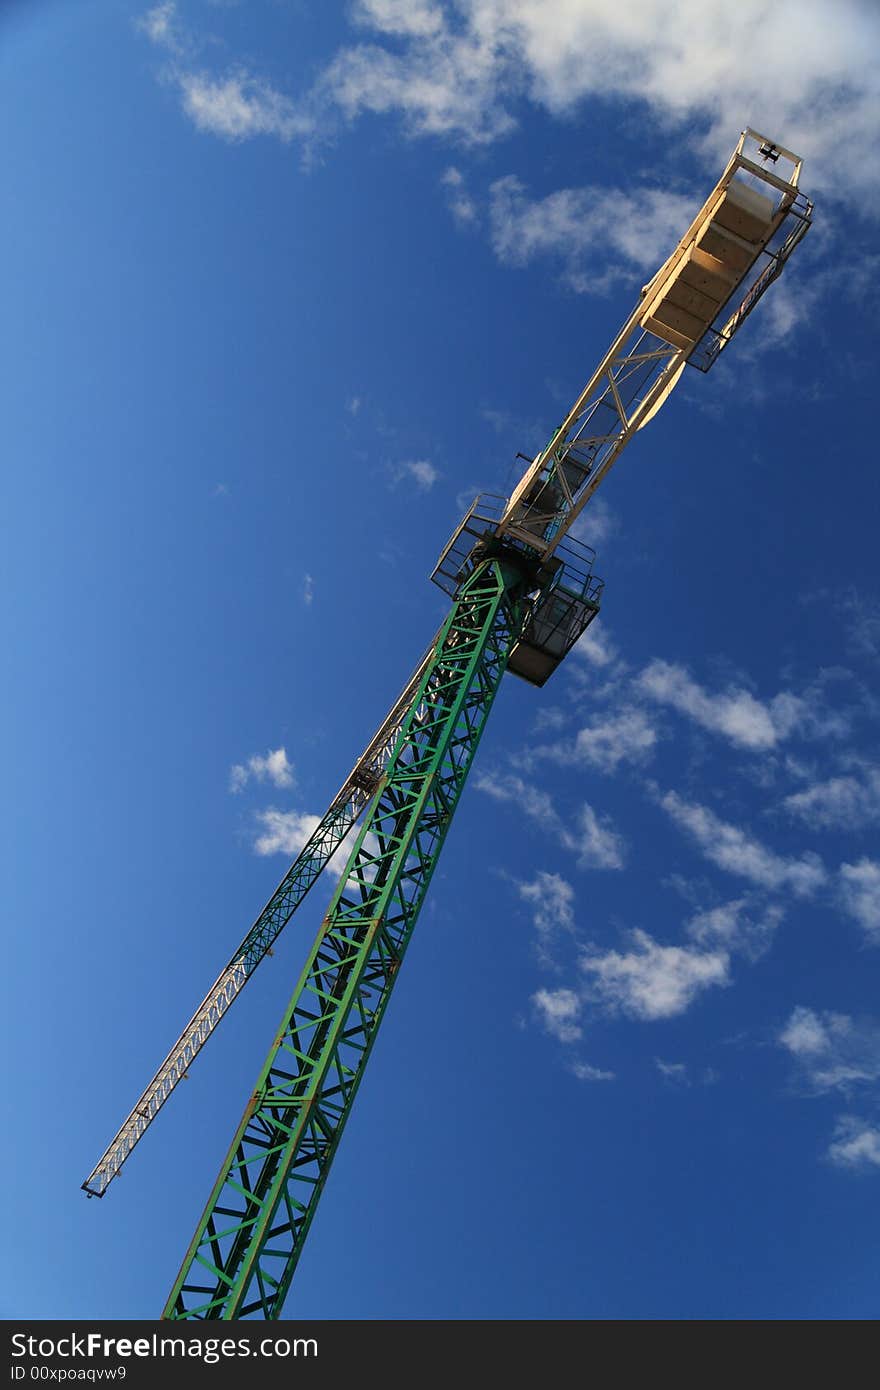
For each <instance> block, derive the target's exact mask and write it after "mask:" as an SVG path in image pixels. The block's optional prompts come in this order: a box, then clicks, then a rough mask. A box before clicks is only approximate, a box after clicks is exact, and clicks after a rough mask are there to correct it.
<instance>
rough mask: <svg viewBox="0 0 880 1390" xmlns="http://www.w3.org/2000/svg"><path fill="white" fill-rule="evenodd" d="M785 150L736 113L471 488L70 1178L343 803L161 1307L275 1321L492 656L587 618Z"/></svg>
mask: <svg viewBox="0 0 880 1390" xmlns="http://www.w3.org/2000/svg"><path fill="white" fill-rule="evenodd" d="M800 173H801V160H800V159H799V158H798V157H797V156H796V155H794V154H792V152H791V151H790V150H787V149H785V148H783V147H782V146H781V145H777V144H775V143H774V142H773V141H771V140H769V139H767V138H765V137H764V136H762V135H760V134H758V133H757V132H756V131H753V130H750V129H747V130H745V131H743V133H742V135H741V136H740V139H739V142H738V144H737V146H736V149H735V150H734V152H733V154H732V156H731V158H730V160H729V161H728V164H727V166H726V168H725V170H724V172H723V174H722V175H721V178H720V179H719V181H718V183H717V184H716V186H715V188H714V189H713V190H712V192H711V194H710V195H709V197H708V198H707V200H706V202H705V203H704V204H703V206H702V208H701V209H700V211H699V213H698V214H697V216H696V217H695V218H694V220H693V222H692V223H691V225H690V227H689V228H688V229H687V231H686V232H685V234H684V236H683V237H682V238H681V240H680V242H679V243H678V245H677V246H676V248H675V250H674V251H673V253H672V255H671V256H670V257H669V259H668V260H667V261H666V262H665V263H664V264H663V265H662V266H661V268H660V269H659V270H658V271H657V273H656V275H654V277H653V278H652V279H651V280H650V281H649V282H648V284H647V285H645V287H644V288H643V290H642V292H641V295H640V297H639V301H638V303H637V305H636V307H635V308H634V309H633V311H632V313H631V314H630V316H629V318H628V319H627V320H626V322H625V324H624V325H623V327H622V328H621V330H620V332H619V333H618V335H617V337H616V338H615V339H614V342H613V343H612V344H611V347H610V348H609V349H608V352H607V353H606V354H605V356H604V357H603V358H602V361H601V362H600V363H599V365H598V366H597V368H596V370H595V371H594V372H593V374H592V376H591V377H590V379H589V381H588V382H587V384H586V386H585V387H584V389H583V391H582V392H581V394H580V395H579V397H578V399H577V400H576V401H575V403H574V405H573V406H572V408H571V410H570V411H569V413H568V415H567V416H566V417H565V419H564V421H563V422H562V424H561V425H560V426H559V427H558V428H557V429H556V431H555V432H554V434H553V436H552V437H551V439H550V441H549V442H548V444H547V445H546V447H545V448H544V449H542V450H541V451H540V452H539V453H538V454H537V456H536V457H535V458H534V459H533V460H532V461H531V462H530V463H529V465H528V467H527V468H526V470H525V472H524V473H523V476H522V478H521V479H520V481H519V482H518V483H517V485H516V487H515V488H514V490H513V493H512V495H511V496H510V497H509V498H506V497H499V496H493V495H489V494H483V495H481V496H479V497H477V498H476V499H475V501H474V503H473V505H472V506H471V507H470V509H469V510H468V512H467V514H466V515H465V517H464V518H463V520H462V521H461V523H460V524H459V526H458V527H457V528H456V530H455V532H454V533H453V535H452V537H451V539H450V540H449V542H448V544H447V545H446V546H445V547H444V549H443V551H442V552H441V555H440V558H439V560H438V561H437V564H436V566H435V568H434V572H433V574H432V576H431V577H432V579H433V580H434V582H435V583H436V584H438V585H439V586H440V588H441V589H443V590H444V591H445V592H446V593H447V594H448V595H449V596H450V597H451V598H452V606H451V609H450V611H449V614H448V616H447V617H446V619H445V621H444V622H443V624H442V625H441V627H440V629H439V631H438V632H437V634H436V636H435V637H434V640H433V641H432V643H431V645H430V646H429V647H428V649H427V651H426V653H425V654H424V656H423V657H422V659H421V661H420V662H419V664H418V666H417V667H416V669H415V671H414V673H413V675H412V677H411V678H410V680H409V681H408V683H407V685H406V687H405V689H404V690H403V691H402V693H401V695H400V696H399V698H398V699H397V700H396V701H395V703H394V705H393V706H392V708H391V710H390V712H389V714H388V715H387V717H386V718H385V720H384V721H383V723H382V725H381V726H380V728H379V730H378V731H377V733H376V734H375V735H374V737H373V738H372V739H371V741H370V743H369V744H368V745H367V747H366V749H365V750H364V752H363V754H362V755H361V757H360V758H359V759H358V760H357V762H356V763H355V765H354V767H353V769H352V771H351V772H350V774H349V776H348V777H347V779H346V780H345V782H343V784H342V787H341V788H340V790H339V792H338V793H337V794H336V796H335V797H334V798H333V800H332V801H331V803H330V806H329V807H328V809H327V811H326V812H325V814H324V816H323V817H322V818H321V820H320V822H319V823H318V825H317V826H316V828H315V830H314V831H313V833H312V834H311V835H310V837H309V839H308V840H307V841H306V843H305V845H304V846H303V848H302V850H301V851H300V853H299V854H298V856H297V858H296V859H295V861H294V863H293V864H292V865H291V867H290V869H289V870H288V872H287V873H286V874H285V876H284V878H283V879H282V881H281V883H280V884H279V886H278V888H276V890H275V892H274V893H273V894H272V896H271V897H270V899H269V901H268V903H267V904H266V906H265V907H264V908H263V910H262V912H261V913H260V914H259V916H258V917H257V919H256V921H255V923H254V925H253V926H252V927H251V928H250V930H249V931H248V933H247V934H246V936H245V937H244V940H243V941H242V942H241V944H240V946H239V947H238V949H237V950H236V951H235V953H234V954H233V956H232V958H231V959H230V960H229V962H228V963H227V964H226V966H225V967H224V968H223V970H222V971H221V972H220V974H219V976H218V977H217V979H216V980H215V982H214V984H213V985H212V986H211V989H210V990H209V991H208V993H207V994H206V996H205V998H204V1000H203V1001H202V1003H201V1004H200V1005H199V1007H198V1008H197V1009H196V1011H195V1013H194V1014H193V1016H192V1018H191V1019H190V1021H189V1022H188V1024H187V1025H186V1028H185V1029H184V1030H183V1032H182V1034H181V1036H180V1038H179V1039H178V1040H177V1042H176V1043H175V1044H174V1046H173V1047H172V1048H171V1050H170V1052H169V1053H168V1055H167V1056H166V1058H165V1060H164V1061H163V1063H162V1065H161V1066H160V1067H159V1069H158V1071H157V1072H156V1074H155V1076H154V1077H153V1078H152V1080H151V1081H150V1083H149V1085H148V1086H147V1087H146V1088H145V1090H144V1091H143V1092H142V1094H141V1095H140V1097H139V1098H138V1100H137V1101H136V1102H135V1105H134V1106H133V1108H132V1110H131V1111H130V1113H129V1114H128V1116H127V1117H126V1119H125V1120H124V1121H123V1124H122V1125H121V1127H120V1129H119V1130H118V1132H117V1134H116V1135H115V1136H114V1138H113V1140H112V1142H111V1143H110V1144H109V1145H108V1147H107V1149H106V1150H105V1151H104V1153H103V1155H102V1156H101V1158H100V1159H99V1161H98V1163H97V1164H96V1165H95V1167H94V1168H93V1170H92V1172H91V1173H90V1174H89V1176H88V1177H87V1178H86V1180H85V1182H84V1183H83V1184H82V1186H83V1188H84V1190H85V1191H86V1192H87V1193H88V1194H89V1195H90V1196H97V1197H101V1196H103V1195H104V1194H105V1193H106V1191H107V1189H108V1187H109V1184H110V1183H111V1182H112V1180H113V1179H114V1178H115V1177H116V1176H117V1175H118V1174H119V1172H120V1171H121V1169H122V1166H123V1164H124V1163H125V1162H126V1161H127V1159H128V1158H129V1156H130V1155H131V1153H132V1151H133V1149H134V1147H135V1145H136V1144H137V1143H138V1142H139V1141H140V1139H141V1138H142V1137H143V1135H144V1133H145V1132H146V1130H147V1129H148V1128H149V1126H150V1124H151V1123H152V1121H153V1120H154V1119H155V1117H156V1115H157V1114H158V1112H159V1110H160V1109H161V1108H162V1106H163V1105H164V1104H165V1102H166V1101H167V1100H168V1098H169V1096H170V1095H171V1093H172V1091H173V1090H174V1089H175V1087H176V1086H177V1084H178V1082H179V1081H180V1080H181V1079H182V1078H183V1077H184V1076H185V1075H186V1074H187V1071H188V1068H189V1067H190V1065H191V1064H192V1062H193V1060H194V1059H195V1057H196V1056H197V1054H198V1053H199V1051H200V1050H201V1048H202V1047H203V1046H204V1044H205V1042H206V1041H207V1039H208V1038H209V1037H210V1036H211V1034H212V1032H213V1031H214V1029H215V1028H216V1026H217V1024H218V1023H219V1021H220V1019H221V1018H222V1017H223V1016H224V1015H225V1013H226V1012H227V1010H228V1009H229V1007H230V1006H231V1004H232V1003H233V1002H234V1001H235V999H236V998H237V997H238V995H239V993H240V992H241V990H242V989H243V987H244V985H245V984H246V983H247V981H248V979H250V977H251V975H252V974H253V972H254V970H255V969H256V967H257V965H258V964H259V963H260V961H261V960H262V959H263V957H264V956H265V955H266V954H267V953H268V952H269V951H270V949H271V946H272V943H273V942H274V941H275V940H276V938H277V937H278V935H279V933H280V932H281V931H282V929H283V928H284V926H285V925H286V923H287V922H288V921H289V920H290V918H291V916H292V915H293V913H294V911H295V910H296V908H297V907H298V906H299V904H300V903H301V902H302V900H303V898H304V897H305V895H306V894H307V892H308V890H309V889H310V888H311V886H312V885H313V884H314V882H315V881H316V879H317V878H318V876H319V874H320V873H321V870H322V869H323V868H324V867H325V865H326V864H327V862H328V861H329V859H330V858H331V857H332V855H333V854H334V853H335V852H336V850H337V849H338V848H339V846H340V845H341V844H342V842H343V840H344V839H345V837H346V836H347V835H348V834H349V832H353V830H354V827H355V826H356V824H357V823H358V821H359V820H361V818H362V823H361V826H360V829H359V830H358V831H357V835H356V838H355V841H354V847H353V849H352V850H351V853H350V855H349V858H348V861H347V863H346V865H345V868H344V869H343V871H342V873H341V875H340V878H339V881H338V884H337V886H336V889H335V891H334V892H333V895H332V897H331V900H330V905H329V907H328V909H327V911H326V914H325V916H324V919H323V921H322V923H321V926H320V928H319V931H318V935H317V937H316V940H315V942H314V944H313V946H312V948H311V951H310V953H309V955H308V957H307V959H306V962H305V965H304V966H303V970H302V973H301V975H300V978H299V981H298V983H297V985H296V988H295V990H294V993H293V996H292V998H291V1000H290V1002H289V1004H288V1006H287V1008H286V1010H285V1012H284V1015H283V1017H282V1019H281V1022H280V1025H279V1028H278V1030H277V1032H276V1034H275V1037H274V1040H273V1042H272V1045H271V1047H270V1050H269V1053H268V1056H267V1058H266V1061H265V1063H264V1065H263V1068H262V1070H261V1072H260V1075H259V1077H258V1079H257V1083H256V1086H255V1088H254V1091H253V1093H252V1095H251V1098H250V1100H249V1101H248V1103H247V1106H246V1108H245V1112H244V1115H243V1117H242V1119H241V1122H240V1124H239V1126H238V1129H237V1130H236V1132H235V1135H234V1137H233V1139H232V1143H231V1145H230V1148H229V1152H228V1154H227V1156H226V1158H225V1159H224V1161H223V1164H222V1166H221V1169H220V1172H219V1175H218V1177H217V1180H216V1182H215V1184H214V1187H213V1189H212V1191H211V1194H210V1196H209V1198H208V1202H207V1205H206V1207H205V1210H204V1212H203V1214H202V1216H201V1218H200V1220H199V1222H198V1225H197V1227H196V1231H195V1234H194V1236H193V1238H192V1240H191V1242H190V1245H189V1248H188V1249H187V1252H186V1255H185V1257H184V1260H183V1264H182V1266H181V1269H180V1272H179V1274H178V1276H177V1278H176V1280H175V1282H174V1285H173V1287H172V1289H171V1292H170V1294H169V1296H168V1300H167V1302H166V1305H165V1308H164V1311H163V1317H165V1318H168V1319H175V1320H180V1319H215V1318H223V1319H231V1318H277V1317H280V1315H281V1312H282V1309H283V1307H284V1301H285V1299H286V1297H287V1293H288V1290H289V1288H290V1285H291V1281H292V1279H293V1275H294V1272H295V1269H296V1265H297V1261H298V1259H299V1256H300V1253H301V1251H302V1248H303V1243H304V1241H305V1238H306V1235H307V1234H308V1230H309V1227H310V1225H311V1222H312V1219H313V1217H314V1214H315V1209H316V1207H317V1203H318V1200H319V1198H320V1195H321V1192H322V1191H323V1188H324V1184H325V1182H326V1180H327V1176H328V1173H329V1170H330V1165H331V1163H332V1160H333V1156H334V1154H335V1152H336V1147H337V1145H338V1143H339V1140H340V1138H341V1135H342V1131H343V1129H344V1126H345V1122H346V1119H347V1117H348V1115H349V1113H350V1111H351V1107H352V1104H353V1102H354V1098H355V1095H356V1093H357V1089H358V1087H359V1085H360V1082H361V1079H362V1077H363V1074H364V1070H365V1067H366V1063H367V1061H368V1058H369V1056H370V1052H371V1049H372V1047H373V1043H374V1041H375V1038H376V1035H377V1032H378V1028H379V1024H380V1023H381V1021H382V1018H383V1016H384V1013H385V1009H386V1007H387V1005H388V1001H389V998H390V995H391V991H392V988H393V985H394V982H395V980H396V979H397V976H398V974H399V971H400V967H401V964H402V962H403V958H404V955H405V953H406V949H407V946H408V944H409V941H410V938H411V935H412V931H413V928H414V926H415V923H416V920H417V918H418V915H419V910H420V908H421V906H422V903H423V901H424V898H425V894H426V892H427V889H428V885H429V883H430V880H431V875H432V874H433V872H434V869H435V867H436V864H437V860H438V856H439V854H440V851H441V848H442V846H443V842H444V839H445V837H446V834H447V832H448V830H449V826H450V824H451V822H452V818H453V814H454V812H455V808H456V805H457V803H458V799H459V797H460V795H461V792H462V789H463V787H464V784H465V780H466V778H467V775H468V771H469V769H470V767H471V763H472V761H473V758H474V754H475V753H476V749H477V745H478V743H479V740H480V736H481V734H482V732H483V729H484V727H485V724H486V720H487V718H488V716H489V713H490V711H491V708H492V704H493V701H494V699H495V696H496V694H497V692H498V688H499V685H500V682H501V678H502V676H503V675H504V673H505V671H512V672H513V673H514V674H515V675H518V676H520V677H521V678H522V679H523V680H525V681H527V682H529V683H530V684H532V685H536V686H541V685H543V684H544V683H545V681H546V680H547V679H548V678H549V677H550V676H551V675H552V673H553V672H554V671H555V670H556V668H557V666H558V665H559V663H560V662H561V661H562V659H563V657H564V656H565V655H566V654H567V653H568V652H569V651H570V650H571V648H572V647H573V646H574V644H575V642H577V640H578V638H579V637H580V636H581V635H582V634H583V632H584V631H585V630H586V628H587V626H588V625H589V624H590V623H591V622H592V621H593V619H594V618H595V617H596V615H597V613H598V612H599V607H600V602H601V597H602V589H603V583H602V580H601V579H599V578H597V576H596V575H595V574H594V572H593V563H594V560H595V555H594V552H593V551H592V549H591V548H590V547H589V546H587V545H584V544H583V543H582V542H581V541H579V540H578V539H577V538H576V537H575V535H574V534H573V532H572V527H573V525H574V523H575V521H576V520H577V518H578V516H579V514H580V512H581V511H582V509H583V508H584V506H585V505H586V504H587V503H588V502H589V500H590V498H591V497H592V496H593V494H594V493H595V491H596V489H597V488H598V486H599V484H600V483H601V482H602V481H603V480H604V478H605V477H606V476H607V474H608V472H609V471H610V469H611V468H612V467H613V465H614V463H615V462H616V461H617V459H618V457H619V456H620V454H621V452H622V450H623V449H624V448H625V446H626V445H627V444H628V443H629V441H630V439H631V438H632V437H633V435H634V434H635V433H636V432H637V431H638V430H640V429H641V428H642V426H643V425H645V424H647V423H648V421H649V420H650V419H651V418H652V417H653V416H654V415H655V414H656V412H657V411H658V410H659V409H660V407H661V406H662V405H663V403H664V402H665V401H666V399H667V398H668V396H669V394H670V393H671V391H672V390H673V388H674V387H675V385H676V383H677V382H678V381H679V379H680V378H681V375H682V372H683V371H684V368H685V366H687V365H691V366H693V367H696V368H697V369H698V370H700V371H703V372H705V371H708V369H709V368H710V367H711V366H712V364H713V363H714V362H715V361H716V360H717V358H718V356H719V354H720V353H721V352H722V351H723V350H724V348H725V347H726V346H727V345H728V343H729V342H730V341H731V339H732V338H733V337H734V335H735V334H736V332H737V331H738V329H739V328H740V326H741V324H742V323H743V322H744V320H745V319H746V317H747V316H748V315H749V314H750V313H751V311H752V309H753V308H754V306H755V305H756V304H757V302H758V300H759V299H760V298H761V296H762V295H763V294H764V292H765V291H766V289H767V288H768V286H769V285H770V284H771V283H772V281H773V280H774V279H775V278H776V277H777V276H778V275H779V274H780V272H781V271H782V269H783V267H784V265H785V263H786V261H787V260H788V257H789V256H790V255H791V253H792V251H793V250H794V248H795V246H797V244H798V243H799V241H800V240H801V238H802V237H803V236H804V234H805V233H806V232H807V230H808V228H809V226H810V222H811V217H812V204H811V203H810V201H809V200H808V199H807V198H806V197H805V196H804V194H803V193H802V192H801V191H800V188H799V180H800Z"/></svg>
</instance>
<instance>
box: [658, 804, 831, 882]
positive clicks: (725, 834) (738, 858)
mask: <svg viewBox="0 0 880 1390" xmlns="http://www.w3.org/2000/svg"><path fill="white" fill-rule="evenodd" d="M660 805H661V806H662V807H663V810H664V811H665V812H666V814H667V815H668V816H669V817H670V818H671V819H672V820H673V821H674V822H675V824H676V825H677V826H678V827H679V828H680V829H681V830H684V831H686V832H687V834H689V835H690V836H692V838H693V839H694V840H696V842H697V844H698V846H699V847H700V849H701V850H702V852H703V854H704V855H705V857H706V858H707V859H709V860H710V861H711V862H712V863H713V864H717V865H718V867H719V868H720V869H725V870H726V871H727V872H728V873H731V874H738V875H740V876H741V877H742V878H747V879H750V880H751V881H752V883H757V884H759V885H760V886H761V887H762V888H769V889H783V888H790V889H791V890H792V892H793V893H795V894H796V895H797V896H798V897H809V896H810V894H812V893H814V892H815V891H816V889H817V888H819V887H821V885H822V884H823V883H825V882H826V879H827V874H826V872H825V868H824V866H823V864H822V861H821V859H820V858H819V857H818V855H816V854H812V853H810V852H805V853H804V854H802V855H801V856H800V857H799V858H797V859H793V858H785V857H783V856H782V855H779V854H775V853H774V852H773V851H772V850H769V849H767V848H766V847H765V846H764V845H762V844H760V843H759V842H758V841H757V840H754V839H752V838H751V837H750V836H749V835H747V834H746V833H745V831H743V830H740V829H739V828H738V826H735V825H731V824H730V823H729V822H728V821H723V820H720V819H719V817H718V816H716V815H715V813H714V812H713V811H710V810H709V809H708V807H706V806H700V805H697V804H696V803H694V802H687V801H684V800H683V799H682V798H681V797H680V796H678V794H677V793H676V792H667V793H666V795H665V796H663V797H661V800H660Z"/></svg>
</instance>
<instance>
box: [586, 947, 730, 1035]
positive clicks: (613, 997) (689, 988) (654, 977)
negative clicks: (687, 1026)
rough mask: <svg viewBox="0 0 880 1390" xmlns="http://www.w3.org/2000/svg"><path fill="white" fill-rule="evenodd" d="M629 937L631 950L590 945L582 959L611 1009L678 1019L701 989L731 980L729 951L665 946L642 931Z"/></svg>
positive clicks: (600, 996) (596, 989) (602, 1000)
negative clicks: (617, 949) (597, 947)
mask: <svg viewBox="0 0 880 1390" xmlns="http://www.w3.org/2000/svg"><path fill="white" fill-rule="evenodd" d="M629 939H630V950H628V951H622V952H621V951H599V950H597V949H596V948H591V949H588V950H586V951H585V952H584V954H583V956H582V958H581V969H582V971H583V972H584V974H585V976H586V977H587V979H588V981H589V987H590V991H591V993H592V994H593V996H594V997H595V998H596V999H597V1000H598V1001H599V1002H600V1003H601V1004H603V1005H604V1006H605V1007H606V1008H607V1009H608V1010H609V1011H610V1012H612V1013H623V1014H627V1015H629V1017H631V1018H639V1019H646V1020H654V1019H660V1018H674V1017H675V1016H676V1015H677V1014H681V1013H684V1012H685V1010H686V1009H687V1008H688V1006H689V1005H690V1004H691V1003H692V1002H693V1000H694V999H695V998H696V996H697V995H698V994H700V993H702V992H703V990H706V989H710V988H711V987H712V986H716V985H727V984H729V983H730V974H729V957H728V955H727V952H726V951H700V950H696V949H694V948H691V947H686V946H661V945H660V944H659V943H658V942H657V941H655V940H654V939H653V937H651V936H649V935H648V933H647V932H645V931H639V930H637V931H633V932H631V933H630V938H629Z"/></svg>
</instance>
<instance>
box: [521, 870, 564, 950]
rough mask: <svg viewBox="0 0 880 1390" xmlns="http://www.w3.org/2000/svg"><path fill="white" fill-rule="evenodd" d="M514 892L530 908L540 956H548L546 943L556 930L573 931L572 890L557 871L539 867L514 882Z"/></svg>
mask: <svg viewBox="0 0 880 1390" xmlns="http://www.w3.org/2000/svg"><path fill="white" fill-rule="evenodd" d="M516 887H517V892H518V893H519V895H520V897H521V898H522V899H523V901H524V902H527V903H529V904H530V906H531V907H532V915H533V920H534V923H535V926H536V927H537V929H538V936H539V940H540V943H541V947H540V950H541V955H542V956H544V957H545V958H546V957H548V956H549V949H548V948H549V943H550V942H551V941H552V939H553V938H554V937H555V936H557V935H558V933H559V932H561V931H562V932H573V931H574V907H573V904H574V889H573V888H572V886H571V884H570V883H568V882H566V880H565V879H564V878H562V877H561V875H560V874H551V873H547V872H546V871H545V870H543V869H540V870H539V871H538V873H537V875H536V877H535V878H533V879H532V880H531V881H526V882H522V881H519V882H517V885H516Z"/></svg>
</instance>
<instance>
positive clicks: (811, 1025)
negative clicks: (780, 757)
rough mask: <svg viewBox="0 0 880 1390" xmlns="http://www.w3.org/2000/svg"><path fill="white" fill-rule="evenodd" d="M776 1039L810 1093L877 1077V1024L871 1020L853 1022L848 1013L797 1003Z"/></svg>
mask: <svg viewBox="0 0 880 1390" xmlns="http://www.w3.org/2000/svg"><path fill="white" fill-rule="evenodd" d="M779 1042H780V1045H781V1047H783V1048H784V1049H785V1051H787V1052H788V1054H790V1056H792V1058H794V1059H795V1062H797V1063H798V1076H799V1080H801V1081H802V1084H804V1086H805V1088H806V1090H809V1091H810V1093H812V1094H816V1095H819V1094H823V1093H826V1091H849V1090H852V1087H854V1086H858V1084H869V1086H870V1084H874V1083H876V1081H879V1080H880V1027H879V1026H877V1024H876V1023H874V1022H873V1020H870V1019H869V1020H861V1022H856V1020H855V1019H852V1017H851V1016H849V1015H848V1013H833V1012H830V1011H827V1009H826V1011H822V1012H819V1011H816V1009H809V1008H805V1006H802V1005H798V1006H797V1008H795V1009H792V1011H791V1015H790V1017H788V1020H787V1023H785V1026H784V1027H783V1029H781V1031H780V1034H779Z"/></svg>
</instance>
